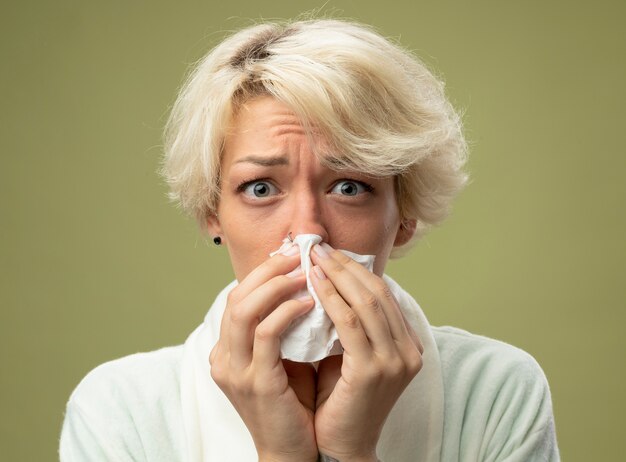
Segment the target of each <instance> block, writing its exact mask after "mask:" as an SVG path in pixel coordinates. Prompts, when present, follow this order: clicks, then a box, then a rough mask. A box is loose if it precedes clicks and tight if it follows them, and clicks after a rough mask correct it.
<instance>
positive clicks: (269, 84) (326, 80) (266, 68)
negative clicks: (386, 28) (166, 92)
mask: <svg viewBox="0 0 626 462" xmlns="http://www.w3.org/2000/svg"><path fill="white" fill-rule="evenodd" d="M261 95H270V96H272V97H274V98H276V99H277V100H279V101H281V102H283V103H285V104H286V105H288V106H289V107H290V108H291V109H292V110H293V111H294V113H295V114H296V115H297V116H298V117H299V118H300V119H301V120H302V123H303V125H304V126H305V128H306V129H307V133H309V135H310V136H312V134H313V133H315V134H321V135H322V136H323V139H324V140H325V141H326V142H327V144H326V146H330V152H332V153H340V154H332V155H325V156H320V160H321V161H322V162H324V163H325V164H326V165H328V166H331V167H332V168H334V169H346V168H348V169H356V170H358V171H361V172H365V173H367V174H370V175H372V176H389V175H393V176H395V177H396V195H397V201H398V207H399V210H400V216H401V218H402V220H408V219H415V220H416V221H417V229H416V233H415V235H414V237H413V239H412V240H411V241H410V242H409V243H408V244H406V245H404V246H403V247H402V248H396V249H394V252H393V253H392V256H398V255H400V254H402V253H404V251H406V250H407V249H408V248H409V247H410V246H411V245H412V243H413V242H415V240H416V239H419V238H420V237H421V236H423V235H424V233H425V232H426V231H427V230H428V229H429V228H430V227H432V226H434V225H436V224H439V223H440V222H441V221H443V219H444V218H445V217H446V216H447V215H448V213H449V210H450V203H451V201H452V199H453V198H454V196H456V194H457V193H458V192H459V191H460V190H461V189H462V188H463V186H464V185H465V184H466V182H467V179H468V176H467V174H466V173H465V172H464V171H463V170H462V167H463V165H464V164H465V162H466V157H467V147H466V143H465V140H464V137H463V133H462V128H461V120H460V116H459V114H458V113H457V112H456V111H455V110H454V108H453V107H452V105H451V104H450V102H449V101H448V100H447V98H446V97H445V94H444V84H443V82H441V81H440V80H438V79H437V78H436V77H435V76H433V74H432V73H431V72H430V71H429V70H428V69H427V68H426V66H425V65H424V64H423V63H422V62H421V61H420V60H419V59H417V58H416V57H415V56H413V55H412V54H411V53H410V52H408V51H406V50H404V49H402V48H401V47H400V46H398V45H396V44H393V43H391V42H390V41H389V40H387V39H385V38H383V37H382V36H380V35H379V34H378V33H376V32H375V31H373V30H372V29H371V28H370V27H368V26H365V25H361V24H357V23H354V22H349V21H344V20H336V19H319V20H305V21H295V22H286V23H266V24H259V25H256V26H252V27H248V28H246V29H243V30H241V31H239V32H237V33H235V34H233V35H231V36H230V37H228V38H226V39H225V40H224V41H222V42H221V43H220V44H219V45H218V46H216V47H215V48H214V49H213V50H211V51H210V52H209V53H208V54H207V55H206V56H205V57H204V58H202V59H201V60H200V61H199V62H198V63H197V65H196V66H195V67H194V68H193V69H192V71H191V73H190V74H189V76H188V78H187V80H186V82H185V83H184V85H183V87H182V89H181V91H180V94H179V95H178V98H177V100H176V102H175V104H174V107H173V109H172V111H171V114H170V117H169V119H168V121H167V125H166V129H165V140H164V141H165V146H164V148H165V156H164V160H163V163H162V166H161V169H160V174H161V175H162V176H163V177H164V178H165V180H166V182H167V183H168V185H169V188H170V192H169V194H168V196H169V198H170V200H172V201H174V202H176V203H177V204H179V206H180V207H182V209H183V210H184V211H185V212H187V213H188V214H190V215H192V216H194V217H195V218H196V220H197V221H198V224H199V225H200V227H201V228H202V229H206V220H207V218H208V217H209V216H210V215H212V214H214V213H215V212H216V210H217V205H218V203H219V197H220V159H221V152H222V149H223V143H224V138H225V132H226V129H227V127H228V125H229V123H230V121H231V120H232V117H233V116H234V115H235V114H236V111H237V110H238V108H240V107H241V105H242V104H244V103H245V102H246V101H248V100H250V99H251V98H254V97H258V96H261Z"/></svg>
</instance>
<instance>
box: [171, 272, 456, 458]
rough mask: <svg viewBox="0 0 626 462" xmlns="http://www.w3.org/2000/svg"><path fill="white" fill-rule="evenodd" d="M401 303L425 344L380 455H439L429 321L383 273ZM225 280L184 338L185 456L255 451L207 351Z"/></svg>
mask: <svg viewBox="0 0 626 462" xmlns="http://www.w3.org/2000/svg"><path fill="white" fill-rule="evenodd" d="M384 280H385V282H386V283H387V284H388V285H389V287H390V289H391V290H392V292H393V294H394V295H395V296H396V299H397V300H398V302H399V304H400V308H401V309H402V312H403V314H404V316H405V317H406V319H407V321H408V322H409V323H410V324H411V327H412V328H413V330H414V331H415V332H416V333H417V335H418V337H419V338H420V340H421V342H422V344H423V346H424V354H423V367H422V369H421V371H420V372H419V373H418V374H417V376H416V377H415V378H414V379H413V381H412V382H411V383H410V384H409V386H408V387H407V388H406V389H405V390H404V392H403V393H402V395H401V396H400V398H399V399H398V401H397V402H396V404H395V406H394V408H393V409H392V410H391V413H390V414H389V417H388V418H387V421H386V422H385V426H384V428H383V431H382V434H381V437H380V440H379V442H378V447H377V453H378V457H379V458H380V459H381V460H383V461H394V462H405V461H406V462H408V461H420V462H427V461H428V462H430V461H433V462H434V461H439V457H440V453H441V444H442V437H443V399H444V397H443V379H442V373H441V363H440V360H439V352H438V350H437V345H436V344H435V339H434V337H433V334H432V331H431V328H430V325H429V323H428V320H427V319H426V316H425V315H424V313H423V311H422V309H421V308H420V307H419V305H418V304H417V302H416V301H415V300H414V299H413V297H411V295H409V294H408V293H407V292H406V291H404V290H403V289H402V288H401V287H400V286H399V285H398V284H397V283H396V282H395V281H394V280H393V279H391V278H390V277H389V276H387V275H385V276H384ZM236 285H237V281H233V282H232V283H230V284H229V285H228V286H226V287H225V288H224V289H223V290H222V291H221V292H220V294H219V295H218V296H217V298H216V299H215V302H214V303H213V305H212V306H211V308H210V309H209V311H208V313H207V315H206V317H205V319H204V323H203V324H201V325H200V326H198V328H196V329H195V330H194V331H193V332H192V333H191V335H190V336H189V337H188V338H187V340H186V342H185V345H184V349H183V362H182V367H181V380H180V383H181V390H180V393H181V402H182V408H183V409H182V411H183V424H184V428H183V431H184V433H185V444H186V458H185V461H188V462H209V461H222V460H234V461H242V462H245V461H254V460H257V458H258V457H257V453H256V450H255V447H254V443H253V441H252V437H251V436H250V433H249V432H248V430H247V428H246V426H245V424H244V423H243V421H242V420H241V418H240V417H239V414H238V413H237V411H236V410H235V408H234V407H233V406H232V404H231V403H230V401H229V400H228V398H227V397H226V395H224V393H223V392H222V391H221V390H220V389H219V387H218V386H217V385H216V384H215V382H214V381H213V379H212V378H211V370H210V369H211V366H210V364H209V354H210V352H211V350H212V348H213V346H214V345H215V344H216V343H217V340H218V338H219V332H220V323H221V319H222V315H223V313H224V310H225V308H226V297H227V295H228V292H230V290H232V289H233V288H234V287H235V286H236Z"/></svg>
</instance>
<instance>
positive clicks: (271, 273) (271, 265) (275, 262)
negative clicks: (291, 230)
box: [232, 245, 300, 301]
mask: <svg viewBox="0 0 626 462" xmlns="http://www.w3.org/2000/svg"><path fill="white" fill-rule="evenodd" d="M299 264H300V250H299V247H298V246H297V245H294V246H293V247H291V248H289V249H288V250H287V253H286V254H284V255H283V254H276V255H274V256H273V257H270V258H268V259H267V260H265V261H264V262H263V263H261V264H260V265H259V266H257V267H256V268H255V269H253V270H252V271H251V272H250V273H249V274H248V275H247V276H246V277H245V278H244V279H243V281H241V282H240V283H239V284H238V285H237V287H235V288H234V289H233V290H232V294H233V298H234V300H235V301H238V300H243V299H244V298H245V297H247V296H248V295H250V293H251V292H252V291H253V290H255V289H256V288H257V287H259V286H260V285H262V284H264V283H266V282H267V281H269V280H270V279H272V278H273V277H276V276H279V275H281V274H287V273H289V272H290V271H292V270H293V269H295V268H296V267H297V266H298V265H299Z"/></svg>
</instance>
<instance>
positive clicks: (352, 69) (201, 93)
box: [60, 20, 559, 461]
mask: <svg viewBox="0 0 626 462" xmlns="http://www.w3.org/2000/svg"><path fill="white" fill-rule="evenodd" d="M165 148H166V158H165V162H164V165H163V174H164V176H165V178H166V179H167V181H168V183H169V185H170V187H171V197H172V198H173V199H174V200H176V201H178V202H179V203H180V204H181V205H182V207H183V208H184V209H185V210H187V211H188V212H189V213H191V214H193V215H194V216H195V217H196V218H197V219H198V222H199V223H200V225H201V227H202V229H204V230H206V231H207V232H209V233H210V234H211V236H212V237H213V240H214V242H215V243H216V244H217V245H224V246H225V247H226V248H227V250H228V252H229V255H230V259H231V262H232V267H233V270H234V273H235V276H236V279H237V281H234V282H233V283H232V284H230V285H229V286H228V287H226V288H225V289H224V290H223V291H222V292H221V293H220V295H219V296H218V297H217V299H216V301H215V303H214V304H213V306H212V308H211V309H210V310H209V312H208V314H207V316H206V318H205V321H204V323H203V324H202V325H201V326H200V327H198V329H196V331H194V332H193V333H192V334H191V335H190V337H189V338H188V339H187V341H186V342H185V345H184V346H178V347H170V348H165V349H162V350H158V351H155V352H151V353H142V354H136V355H131V356H128V357H125V358H122V359H119V360H116V361H112V362H109V363H106V364H103V365H101V366H99V367H98V368H96V369H94V370H93V371H92V372H90V373H89V374H88V375H87V377H85V379H83V381H82V382H81V384H80V385H79V386H78V387H77V389H76V390H75V391H74V393H73V394H72V396H71V398H70V401H69V402H68V406H67V412H66V417H65V422H64V427H63V433H62V437H61V449H60V452H61V458H62V460H67V461H71V460H116V461H117V460H147V461H156V460H158V461H160V460H164V461H165V460H168V461H171V460H189V461H200V460H204V461H207V460H236V461H239V460H242V461H243V460H254V459H256V458H258V459H259V460H262V461H283V460H284V461H287V460H294V461H307V460H311V461H315V460H318V458H321V459H322V460H340V461H376V460H378V458H380V459H381V460H384V461H409V460H411V461H413V460H414V461H435V460H443V461H451V460H463V461H470V460H471V461H477V460H480V461H483V460H485V461H486V460H489V461H532V460H558V458H559V455H558V449H557V446H556V438H555V433H554V423H553V416H552V407H551V401H550V393H549V389H548V385H547V382H546V380H545V377H544V375H543V372H542V371H541V369H540V367H539V366H538V365H537V363H536V362H535V361H534V360H533V358H532V357H530V356H529V355H528V354H526V353H524V352H522V351H521V350H518V349H516V348H514V347H512V346H509V345H506V344H504V343H501V342H497V341H495V340H491V339H487V338H484V337H479V336H475V335H472V334H469V333H467V332H465V331H461V330H459V329H454V328H435V327H431V326H429V324H428V321H427V320H426V318H425V316H424V314H423V313H422V311H421V309H420V308H419V306H418V305H417V303H416V302H415V301H414V300H413V298H412V297H411V296H410V295H408V294H407V293H406V292H405V291H403V290H402V289H401V288H400V287H399V286H398V285H397V284H396V283H395V282H394V281H393V280H392V279H390V278H389V277H387V276H384V274H383V273H384V269H385V265H386V262H387V259H388V258H389V257H390V256H397V255H399V254H401V253H402V252H405V251H406V250H407V249H408V248H409V247H410V246H411V244H412V243H414V242H415V240H416V239H418V238H419V237H420V236H421V235H423V233H424V232H425V231H426V230H427V229H428V228H429V227H431V226H433V225H435V224H437V223H439V222H440V221H442V220H443V218H444V217H445V216H446V214H447V212H448V208H449V204H450V201H451V200H452V198H453V197H454V196H455V195H456V193H457V192H458V191H459V190H460V189H461V188H462V187H463V185H464V184H465V182H466V180H467V177H466V174H465V173H464V172H463V170H462V167H463V165H464V162H465V154H466V149H465V142H464V139H463V136H462V133H461V128H460V122H459V118H458V116H457V114H456V113H455V111H454V110H453V108H452V107H451V105H450V104H449V102H448V101H447V100H446V98H445V95H444V93H443V85H442V84H441V83H440V82H439V81H437V80H436V79H435V78H434V77H433V76H432V74H431V73H430V72H429V71H428V70H427V69H426V68H425V67H424V66H423V65H422V64H421V63H420V62H419V61H417V60H416V59H415V57H413V56H412V55H411V54H409V53H408V52H406V51H404V50H402V49H401V48H400V47H398V46H397V45H394V44H392V43H390V42H389V41H387V40H386V39H384V38H382V37H381V36H379V35H378V34H376V33H375V32H373V31H372V30H370V29H369V28H367V27H365V26H362V25H358V24H354V23H348V22H344V21H336V20H320V21H301V22H292V23H288V24H284V25H278V24H262V25H258V26H255V27H251V28H248V29H245V30H242V31H240V32H239V33H236V34H234V35H233V36H231V37H229V38H227V39H226V40H225V41H223V42H222V43H221V44H220V45H219V46H217V47H216V48H215V49H214V50H212V51H211V52H210V53H209V54H208V55H207V56H206V57H205V58H204V59H203V60H202V61H201V62H200V63H199V64H198V65H197V67H196V68H195V70H194V72H193V73H192V74H191V75H190V77H189V79H188V81H187V83H186V84H185V86H184V88H183V90H182V91H181V94H180V95H179V98H178V100H177V102H176V104H175V106H174V108H173V111H172V114H171V117H170V120H169V122H168V127H167V131H166V146H165ZM281 243H283V245H281ZM277 249H278V253H276V250H277ZM270 255H272V256H270ZM360 259H363V261H361V260H360ZM357 261H359V262H357ZM367 264H369V265H370V268H369V269H368V268H366V266H367ZM307 289H308V290H307ZM316 310H317V311H316ZM314 312H317V313H318V314H319V313H320V312H321V313H322V314H323V313H325V314H323V316H324V317H325V316H328V319H329V320H330V321H332V323H331V325H332V326H333V328H332V329H331V331H325V330H324V329H321V330H320V329H318V328H319V327H320V326H319V325H316V322H317V321H314V318H313V317H312V314H313V313H314ZM298 326H304V327H305V329H304V331H305V332H310V331H309V330H306V329H318V330H317V331H316V333H315V334H309V335H308V337H310V338H306V339H304V342H308V341H309V340H310V341H311V343H310V344H309V343H306V345H305V344H303V343H302V342H293V338H294V337H293V336H292V335H291V332H292V330H293V329H294V327H298ZM322 331H323V332H325V333H327V334H328V338H324V340H323V341H319V338H318V335H317V334H319V333H320V332H322ZM335 333H336V336H335V337H333V334H335ZM337 337H338V340H339V342H337V341H336V339H337ZM290 340H291V341H292V342H291V343H290V344H289V343H288V342H289V341H290ZM288 344H289V345H290V347H289V348H286V347H285V345H288ZM294 358H295V359H296V360H293V359H294ZM302 358H308V359H311V358H313V359H315V360H314V361H308V360H299V359H302Z"/></svg>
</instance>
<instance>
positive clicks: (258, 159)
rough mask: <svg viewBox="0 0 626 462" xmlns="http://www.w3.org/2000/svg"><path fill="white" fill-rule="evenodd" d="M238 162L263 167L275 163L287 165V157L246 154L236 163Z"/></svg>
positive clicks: (271, 165)
mask: <svg viewBox="0 0 626 462" xmlns="http://www.w3.org/2000/svg"><path fill="white" fill-rule="evenodd" d="M240 162H249V163H252V164H256V165H261V166H263V167H273V166H275V165H289V158H288V157H286V156H276V157H265V156H246V157H244V158H242V159H239V160H238V161H237V162H235V163H236V164H238V163H240Z"/></svg>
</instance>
